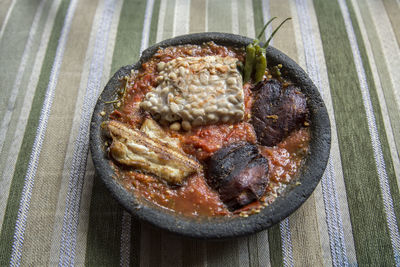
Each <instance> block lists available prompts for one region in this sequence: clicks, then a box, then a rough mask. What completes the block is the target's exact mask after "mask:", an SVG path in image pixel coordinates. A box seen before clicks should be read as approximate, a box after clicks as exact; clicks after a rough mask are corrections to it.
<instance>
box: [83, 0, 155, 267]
mask: <svg viewBox="0 0 400 267" xmlns="http://www.w3.org/2000/svg"><path fill="white" fill-rule="evenodd" d="M145 9H146V1H139V0H136V1H124V3H123V6H122V10H121V14H120V19H119V24H118V32H117V37H116V41H115V48H114V54H113V61H112V67H111V73H112V74H113V73H114V72H116V71H117V70H118V69H119V68H120V67H122V66H125V65H131V64H133V63H135V62H136V61H137V60H138V59H139V52H140V44H141V39H142V27H143V21H144V14H145ZM152 21H153V19H152ZM152 24H153V23H152ZM151 30H152V31H153V30H154V29H153V28H151ZM91 203H92V204H91V206H90V214H89V233H88V238H87V247H86V265H92V266H98V265H106V266H114V265H119V261H120V244H121V229H122V228H121V223H122V213H123V208H122V206H120V205H119V204H118V203H117V202H116V201H115V200H114V198H112V196H111V195H110V193H109V192H108V190H107V189H106V188H105V186H104V184H103V183H100V182H99V181H98V179H95V185H94V187H93V192H92V199H91ZM138 225H139V224H138V222H136V221H134V219H132V229H131V253H130V256H131V263H132V264H133V265H137V264H138V263H139V262H140V257H139V255H140V253H139V252H140V250H139V249H140V227H138ZM101 233H103V234H104V235H103V234H101Z"/></svg>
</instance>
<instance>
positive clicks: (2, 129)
mask: <svg viewBox="0 0 400 267" xmlns="http://www.w3.org/2000/svg"><path fill="white" fill-rule="evenodd" d="M45 2H46V0H41V1H40V4H39V6H38V8H37V11H36V14H35V17H34V18H33V21H32V26H31V29H30V31H29V36H28V40H27V42H26V44H25V48H24V52H23V54H22V58H21V63H20V65H19V67H18V71H17V77H15V81H14V84H13V87H12V89H11V95H10V98H9V99H8V105H7V109H6V112H5V114H4V117H3V120H2V122H1V126H0V151H2V149H3V145H4V141H5V138H6V134H7V131H8V126H9V125H10V121H11V115H12V113H13V111H14V108H15V101H16V100H17V96H18V94H19V90H20V87H21V82H22V77H23V76H24V72H25V68H26V65H27V62H28V58H29V55H30V54H31V49H32V45H33V39H34V37H35V35H36V32H37V29H38V25H39V21H40V17H41V16H42V12H43V7H44V4H45Z"/></svg>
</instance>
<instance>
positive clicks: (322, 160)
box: [90, 33, 331, 239]
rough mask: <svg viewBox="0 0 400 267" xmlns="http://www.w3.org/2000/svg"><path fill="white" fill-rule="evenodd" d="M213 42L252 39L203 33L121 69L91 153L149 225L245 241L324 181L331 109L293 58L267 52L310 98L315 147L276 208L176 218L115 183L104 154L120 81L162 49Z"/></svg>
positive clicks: (110, 184) (111, 184)
mask: <svg viewBox="0 0 400 267" xmlns="http://www.w3.org/2000/svg"><path fill="white" fill-rule="evenodd" d="M211 40H212V41H214V42H215V43H217V44H220V45H230V46H237V47H243V46H246V45H247V44H249V43H250V42H252V40H251V39H249V38H246V37H243V36H238V35H233V34H226V33H199V34H189V35H184V36H179V37H176V38H173V39H168V40H165V41H163V42H161V43H159V44H156V45H154V46H152V47H150V48H148V49H146V50H145V51H144V52H143V54H142V57H141V59H140V60H139V62H138V63H136V64H134V65H130V66H125V67H122V68H121V69H119V70H118V71H117V72H116V73H115V74H114V76H113V77H112V78H111V79H110V81H109V82H108V84H107V86H106V88H105V89H104V91H103V93H102V94H101V96H100V98H99V100H98V102H97V105H96V107H95V110H94V113H93V117H92V122H91V129H90V130H91V131H90V148H91V152H92V157H93V162H94V165H95V168H96V171H97V173H98V174H99V177H100V178H101V179H102V181H103V182H104V183H105V185H106V186H107V188H108V189H109V190H110V192H111V194H112V195H114V197H115V198H116V199H117V200H118V201H119V202H120V203H121V204H122V205H123V206H124V207H125V208H126V209H127V210H128V211H129V212H130V213H131V214H132V215H133V216H135V217H136V218H138V219H140V220H144V221H147V222H149V223H150V224H152V225H155V226H157V227H160V228H163V229H165V230H168V231H171V232H174V233H177V234H182V235H185V236H189V237H194V238H204V239H205V238H208V239H210V238H211V239H219V238H228V237H235V236H242V235H247V234H251V233H255V232H258V231H261V230H263V229H266V228H268V227H270V226H272V225H274V224H276V223H278V222H279V221H281V220H283V219H284V218H286V217H287V216H289V215H290V214H291V213H293V212H294V211H295V210H296V209H297V208H299V207H300V205H301V204H302V203H304V202H305V201H306V199H307V198H308V197H309V196H310V195H311V193H312V192H313V191H314V189H315V187H316V186H317V184H318V182H319V181H320V179H321V177H322V174H323V172H324V170H325V167H326V164H327V161H328V157H329V151H330V143H331V130H330V122H329V117H328V113H327V110H326V107H325V105H324V103H323V101H322V99H321V96H320V94H319V92H318V90H317V88H316V87H315V85H314V84H313V82H312V81H311V80H310V78H309V77H308V75H307V74H306V73H305V72H304V71H303V70H302V69H301V68H300V67H299V66H298V65H297V64H296V63H295V62H294V61H293V60H291V59H290V58H289V57H287V56H286V55H285V54H283V53H282V52H280V51H279V50H277V49H275V48H273V47H268V49H267V51H266V55H267V59H268V64H270V66H273V65H277V64H279V63H280V64H282V65H283V68H284V69H285V70H286V71H287V72H286V73H285V74H284V76H285V77H286V78H287V79H289V80H290V81H292V82H293V83H294V84H295V85H296V86H298V87H299V88H300V89H301V91H302V92H303V93H304V94H305V95H306V97H307V106H308V108H309V110H310V121H311V126H310V129H311V142H310V152H309V155H308V157H307V158H306V161H305V164H304V166H303V168H302V170H301V174H300V177H299V179H298V180H299V181H300V183H301V184H300V185H298V186H289V187H288V188H287V190H286V191H285V192H284V194H283V195H282V196H280V197H278V198H277V199H276V201H275V202H274V203H272V204H271V205H270V206H268V207H266V208H265V209H263V210H262V211H261V212H260V213H259V214H256V215H252V216H249V217H248V218H241V217H233V218H204V219H192V218H186V217H181V216H177V215H176V214H173V213H169V212H166V211H165V210H163V211H162V210H160V209H158V208H156V207H154V206H153V205H151V204H150V203H149V204H148V205H142V204H140V203H139V202H138V201H137V200H136V198H135V196H134V195H133V194H131V193H130V192H128V191H126V190H125V189H124V188H123V187H122V186H121V185H120V184H119V183H118V182H117V181H116V180H115V179H113V178H112V177H113V176H115V173H114V171H113V169H112V168H111V166H110V164H109V158H108V157H107V155H106V153H105V152H104V145H103V144H104V140H103V138H102V135H101V130H100V124H101V123H102V122H103V121H104V120H106V118H107V116H101V115H100V112H101V111H103V110H104V111H106V113H107V114H108V113H109V112H111V111H112V109H113V107H112V105H106V104H104V101H108V100H112V99H114V98H115V94H116V89H117V88H118V87H119V86H121V84H120V81H119V77H122V76H124V75H127V74H129V73H130V71H131V69H133V68H134V69H137V68H138V67H139V66H140V65H141V63H142V62H144V61H146V60H148V59H149V58H150V57H151V56H152V55H153V54H154V53H155V52H156V51H157V49H158V48H159V47H167V46H171V45H180V44H202V43H204V42H207V41H211Z"/></svg>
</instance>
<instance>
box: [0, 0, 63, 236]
mask: <svg viewBox="0 0 400 267" xmlns="http://www.w3.org/2000/svg"><path fill="white" fill-rule="evenodd" d="M60 2H61V0H58V1H54V2H53V3H52V6H51V8H50V11H49V14H48V16H47V19H46V23H45V24H44V25H45V27H44V30H43V34H42V38H41V40H40V45H39V49H38V51H37V53H36V57H35V62H34V64H33V67H32V73H31V75H30V77H29V83H28V85H26V84H24V86H25V85H26V86H27V89H26V92H25V95H24V99H23V104H22V108H21V112H20V116H19V117H18V118H17V119H16V129H15V132H14V135H13V138H12V143H11V145H10V150H9V152H8V155H7V161H6V162H7V168H4V171H3V173H2V178H1V179H0V188H1V194H0V222H2V220H3V216H4V212H5V208H6V204H7V201H6V199H7V198H8V194H9V190H10V185H11V179H12V177H13V175H14V171H15V165H16V163H17V158H18V153H19V150H20V148H21V145H22V140H23V137H24V133H25V127H26V124H27V121H28V118H29V113H30V110H31V107H32V101H33V97H34V94H35V90H36V87H37V84H38V81H39V77H40V71H41V69H42V64H43V60H44V57H45V54H46V50H47V45H48V42H49V39H50V35H51V31H52V28H53V25H54V20H55V17H56V14H57V10H58V8H59V6H60ZM17 106H19V105H18V104H17ZM12 123H13V122H12ZM10 127H13V126H10ZM5 146H7V144H5ZM1 225H2V224H1V223H0V230H1Z"/></svg>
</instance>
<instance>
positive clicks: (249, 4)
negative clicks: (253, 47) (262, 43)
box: [244, 0, 256, 38]
mask: <svg viewBox="0 0 400 267" xmlns="http://www.w3.org/2000/svg"><path fill="white" fill-rule="evenodd" d="M244 7H245V15H246V33H247V36H248V37H250V38H256V32H255V27H254V12H253V1H251V0H248V1H245V6H244Z"/></svg>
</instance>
